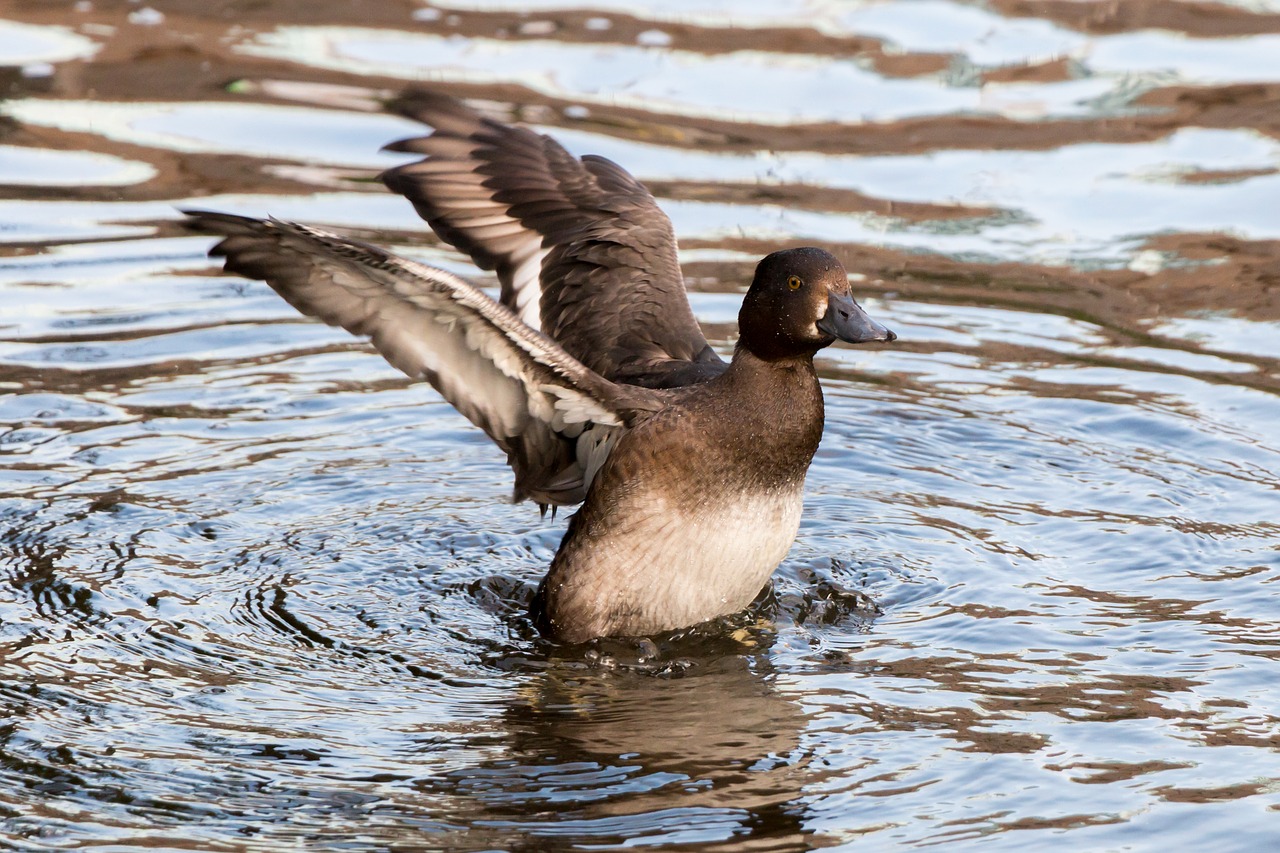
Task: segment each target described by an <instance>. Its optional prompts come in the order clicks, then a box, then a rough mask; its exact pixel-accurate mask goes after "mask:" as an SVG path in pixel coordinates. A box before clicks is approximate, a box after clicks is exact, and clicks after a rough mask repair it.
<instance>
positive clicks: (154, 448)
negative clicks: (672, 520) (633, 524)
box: [0, 0, 1280, 851]
mask: <svg viewBox="0 0 1280 853" xmlns="http://www.w3.org/2000/svg"><path fill="white" fill-rule="evenodd" d="M295 5H296V4H286V3H277V2H266V3H259V4H251V5H243V4H242V5H241V6H239V7H237V9H236V17H235V18H234V19H226V18H224V17H222V12H221V11H220V10H218V9H214V8H210V9H204V8H202V7H199V6H198V5H193V4H168V5H166V6H165V7H164V8H163V9H157V11H158V13H159V14H160V15H161V16H162V18H163V20H162V21H161V20H159V19H157V17H156V15H154V14H152V15H142V16H141V17H139V16H138V15H137V14H134V13H139V12H141V11H142V10H141V9H135V8H133V7H128V8H125V7H120V8H116V7H114V6H111V5H110V4H100V3H79V2H77V3H57V4H44V5H42V4H27V6H24V7H23V9H22V10H21V11H20V12H13V13H11V15H10V16H11V17H12V18H14V19H15V20H13V21H11V22H4V23H0V57H3V59H2V60H0V61H2V62H3V63H4V64H5V65H6V66H7V69H6V70H2V71H0V83H3V85H4V86H5V93H6V94H5V97H6V98H8V100H6V101H5V103H4V104H3V106H2V109H3V112H4V114H5V116H6V119H5V123H4V125H3V133H4V139H3V145H0V183H2V184H3V189H2V191H3V195H4V200H3V201H0V324H2V328H3V335H2V336H0V337H2V338H3V340H0V460H2V461H0V708H2V709H3V710H2V711H0V781H2V782H3V784H0V832H3V833H4V834H5V837H7V838H10V839H11V840H13V843H17V844H26V845H27V846H30V847H37V846H39V847H42V848H43V847H51V846H66V847H71V846H84V845H90V844H115V845H117V846H127V847H131V848H135V847H144V846H157V847H165V848H170V847H172V848H176V847H184V846H192V845H196V846H202V847H209V848H211V849H221V848H227V849H231V848H235V849H260V850H270V849H278V848H279V847H281V846H285V845H291V844H292V845H295V846H296V845H302V846H317V845H320V846H325V845H329V846H332V845H334V844H337V843H343V844H346V845H347V846H351V847H354V848H357V849H385V848H387V847H390V846H394V845H401V846H411V847H412V846H423V847H450V848H452V849H530V850H535V849H537V850H540V849H547V848H559V847H569V846H591V845H597V846H621V845H624V844H631V845H638V844H645V845H649V846H655V847H671V848H678V849H687V848H690V847H695V846H696V847H698V848H699V849H704V848H722V849H726V850H730V849H732V850H737V849H770V850H775V849H776V850H798V849H809V848H813V847H821V846H827V845H834V846H839V845H843V846H850V847H851V846H853V845H855V844H859V843H862V844H871V845H873V846H876V845H879V846H909V845H910V846H917V845H919V846H923V845H937V844H940V843H941V844H946V845H948V846H949V847H956V848H961V849H964V848H972V849H977V848H980V849H982V850H983V851H989V850H1005V849H1008V850H1013V849H1018V850H1022V849H1025V848H1026V847H1027V845H1028V844H1030V845H1032V846H1052V845H1054V844H1059V845H1066V846H1070V847H1072V849H1076V848H1097V849H1104V848H1105V849H1111V848H1116V847H1128V848H1133V849H1154V848H1156V847H1167V846H1168V840H1169V839H1177V840H1178V841H1179V842H1182V843H1183V845H1184V846H1196V845H1198V846H1210V847H1221V846H1222V845H1223V844H1227V845H1228V846H1231V845H1234V846H1235V847H1237V848H1239V849H1269V847H1271V846H1274V843H1273V842H1274V839H1275V836H1276V831H1275V828H1274V823H1275V821H1274V820H1273V819H1272V818H1271V812H1273V811H1274V810H1276V809H1277V808H1280V795H1278V794H1277V791H1278V790H1280V787H1278V785H1280V783H1277V779H1280V770H1278V769H1277V764H1276V760H1275V750H1276V747H1277V745H1278V744H1277V739H1276V731H1277V724H1278V722H1280V704H1278V703H1277V701H1276V696H1275V690H1274V684H1275V683H1276V680H1277V678H1278V677H1280V672H1277V668H1276V662H1277V659H1278V656H1277V649H1278V648H1280V619H1278V618H1277V613H1278V612H1280V610H1278V609H1277V590H1280V585H1278V581H1280V549H1278V548H1277V545H1276V543H1277V542H1278V541H1280V525H1278V524H1277V518H1278V517H1280V514H1278V513H1277V507H1278V506H1280V503H1278V499H1280V489H1278V484H1280V474H1277V472H1278V471H1280V431H1278V428H1277V426H1276V425H1277V424H1280V405H1278V404H1277V392H1278V391H1280V366H1278V359H1280V350H1278V349H1277V347H1276V344H1275V340H1276V336H1275V325H1276V322H1277V320H1278V319H1280V302H1278V301H1277V299H1276V289H1275V287H1274V284H1275V280H1276V274H1277V268H1278V267H1277V264H1278V263H1280V261H1278V257H1280V256H1278V254H1277V253H1278V251H1280V250H1278V249H1277V241H1276V238H1277V236H1278V235H1277V233H1276V219H1275V217H1274V216H1273V215H1272V209H1273V207H1274V205H1273V204H1271V200H1272V198H1273V197H1274V196H1275V188H1276V180H1277V174H1280V150H1278V149H1277V146H1276V141H1275V140H1276V139H1277V133H1276V128H1275V123H1274V120H1273V116H1274V115H1275V114H1276V112H1275V106H1276V103H1275V102H1276V92H1275V86H1274V83H1275V81H1276V79H1277V75H1278V74H1280V66H1277V64H1276V63H1275V61H1274V60H1273V58H1272V57H1273V55H1274V54H1275V53H1276V51H1275V40H1276V38H1277V35H1276V33H1277V32H1280V23H1278V22H1280V17H1277V10H1276V9H1275V8H1273V6H1274V4H1270V3H1254V2H1249V3H1237V4H1235V5H1231V6H1227V5H1221V4H1203V3H1194V2H1177V3H1174V2H1129V0H1122V2H1105V3H1104V2H1083V3H1069V4H1061V3H1046V2H1022V0H992V2H991V3H989V4H986V5H985V6H983V7H981V8H979V7H976V6H971V5H963V4H955V3H947V2H927V3H903V2H885V3H873V4H829V3H819V2H810V0H795V2H788V3H782V4H779V3H747V4H738V5H736V6H735V7H734V9H733V10H732V14H730V13H728V12H726V11H725V8H724V7H723V6H721V5H717V4H709V3H701V2H700V3H696V4H693V5H689V4H685V3H681V4H675V3H659V4H656V5H651V6H650V7H648V8H646V9H645V10H644V11H642V12H637V11H636V10H635V9H634V8H633V6H632V5H626V6H624V5H622V4H619V3H617V2H614V0H603V2H599V3H596V4H594V5H592V6H591V7H590V8H586V7H578V6H574V5H572V4H571V3H568V2H562V1H561V0H555V2H545V3H543V2H538V3H526V4H521V5H520V6H519V8H516V6H515V5H514V4H512V3H509V2H506V0H501V1H500V2H488V0H450V2H447V3H443V2H442V3H436V4H432V5H423V4H422V3H419V2H416V0H414V2H409V0H403V2H386V3H380V4H374V5H373V6H369V5H368V4H364V5H362V6H359V7H356V6H353V5H351V4H343V3H337V4H311V6H309V7H308V12H307V15H306V17H305V19H304V18H302V17H299V14H300V13H298V11H297V9H296V8H294V6H295ZM131 15H132V19H131ZM19 18H20V19H21V20H20V21H19V20H17V19H19ZM423 77H427V78H430V80H431V81H433V82H434V84H435V85H441V86H444V87H445V88H446V89H448V90H449V91H451V92H453V93H455V94H459V95H462V96H467V97H472V98H477V99H480V100H481V101H482V102H484V103H485V104H486V105H487V106H486V108H487V109H491V110H493V111H494V112H495V114H496V115H498V116H499V117H501V118H504V119H509V120H514V119H518V120H525V121H528V122H531V123H532V124H534V125H535V126H537V127H538V128H540V129H543V130H545V131H547V132H550V133H553V134H555V135H557V136H558V137H560V138H563V139H565V140H566V141H567V143H568V144H569V145H570V147H571V148H572V149H573V150H575V151H577V152H579V153H586V152H599V153H602V154H605V155H606V156H609V157H612V158H615V159H617V160H618V161H619V162H621V163H624V164H626V165H627V166H628V167H629V168H632V169H634V171H635V172H636V173H637V174H638V175H639V176H640V177H642V178H644V179H645V180H646V181H648V182H649V183H650V184H651V186H653V187H654V189H655V192H656V194H657V195H658V197H659V200H660V203H661V204H662V205H663V207H664V208H665V209H667V210H668V211H669V212H670V213H671V215H672V218H673V219H674V220H675V222H676V226H677V230H678V232H679V233H680V235H681V237H682V243H681V261H682V263H683V265H684V271H685V275H686V280H687V281H688V282H689V283H690V286H691V287H692V288H693V289H694V291H695V292H694V293H693V299H692V302H693V305H694V310H695V312H696V313H697V315H698V316H699V318H700V319H701V320H702V321H703V322H704V323H705V324H706V325H707V329H708V334H709V336H710V337H711V338H712V339H713V343H714V345H715V346H717V347H719V348H720V349H722V350H725V349H727V348H728V347H730V346H731V345H732V340H733V336H734V334H735V330H734V325H733V321H734V318H735V316H736V312H737V306H738V299H739V294H740V293H741V291H742V290H743V287H744V285H745V283H746V281H747V280H748V279H749V276H750V272H751V268H752V265H753V264H754V262H755V259H756V258H758V257H759V256H760V255H762V254H764V253H766V252H768V251H771V250H773V249H775V248H777V246H778V244H780V243H796V242H814V241H816V242H819V243H821V244H822V245H824V246H825V247H826V248H829V249H830V250H831V251H833V252H835V253H836V254H837V255H838V256H839V257H840V258H841V259H842V260H843V261H844V262H845V264H846V266H847V267H848V268H849V269H850V270H852V271H854V272H855V278H856V289H857V291H858V293H859V294H860V297H861V298H862V299H863V301H864V302H866V303H867V304H868V305H870V306H872V307H873V308H874V311H875V313H876V315H877V316H883V317H885V318H886V320H887V321H888V322H889V323H890V324H891V325H892V326H893V327H894V328H895V329H896V330H898V331H899V332H900V333H902V339H901V341H900V342H899V344H898V345H897V346H896V347H895V348H894V349H893V350H892V352H881V353H877V354H876V358H874V359H870V358H868V357H867V356H866V354H865V353H863V352H860V351H858V350H855V349H831V350H828V351H825V353H824V357H823V358H822V359H821V360H820V371H821V373H822V375H823V379H824V383H825V385H826V388H827V400H828V424H827V432H826V438H825V440H824V442H823V446H822V448H821V449H820V451H819V456H818V459H817V462H816V464H815V466H814V468H813V470H812V473H811V475H810V480H809V488H808V494H807V510H806V517H805V522H804V526H803V528H802V530H801V533H800V536H799V538H798V540H797V543H796V546H795V548H794V549H793V551H792V553H791V554H790V555H789V557H788V559H787V560H786V562H785V563H784V565H783V567H782V568H781V570H780V571H779V573H778V575H777V577H776V579H775V583H774V590H773V594H772V597H771V598H766V599H765V600H762V601H761V602H760V603H759V605H758V607H757V609H756V610H754V611H752V612H751V613H749V614H747V615H746V616H744V617H740V618H739V620H738V621H736V622H732V623H731V624H729V625H726V626H724V627H723V630H720V631H716V632H712V633H711V634H710V635H705V636H696V637H687V638H684V640H682V641H675V640H673V641H671V642H670V643H668V644H657V645H654V646H648V645H644V644H639V645H630V646H629V645H625V644H624V645H621V646H613V647H597V648H593V649H588V650H565V649H558V648H555V647H551V646H547V645H545V644H542V643H541V642H540V641H539V640H538V639H537V638H536V637H535V635H534V634H533V632H532V629H531V627H530V626H529V625H528V622H527V619H526V618H525V616H524V608H525V606H526V603H527V601H528V599H529V596H530V595H531V594H532V589H533V585H534V584H535V583H536V581H537V579H538V577H539V576H540V574H541V572H542V571H543V570H544V569H545V566H546V564H547V562H548V561H549V559H550V556H551V554H552V553H553V552H554V549H555V545H556V543H557V541H558V539H559V536H560V535H561V533H562V531H563V519H559V520H556V521H551V520H541V519H539V518H538V517H537V514H536V513H530V512H528V511H527V510H526V508H523V507H513V506H510V505H509V504H506V503H505V502H504V498H505V496H506V495H507V494H508V492H509V475H508V472H507V470H506V468H505V466H504V465H503V464H502V460H501V459H500V458H497V456H498V454H495V453H494V452H493V450H492V448H491V447H489V446H488V444H487V442H485V441H483V440H482V439H481V438H478V437H477V436H476V435H475V434H474V430H472V429H470V428H469V427H468V425H466V424H465V422H463V421H462V420H461V419H460V418H459V417H458V416H457V415H456V414H455V413H453V412H452V411H451V410H450V409H449V408H448V407H447V406H446V405H445V404H443V403H442V402H441V401H440V400H439V399H438V398H437V397H435V396H434V395H433V394H432V393H431V392H430V391H429V389H426V388H424V387H422V386H417V385H413V384H411V383H409V382H407V381H406V380H405V379H404V378H403V377H401V376H400V375H398V374H396V373H395V372H394V371H392V370H391V369H390V368H389V367H387V366H386V365H385V363H383V362H382V361H381V360H380V359H378V358H377V357H375V356H373V355H372V354H371V353H370V352H369V351H368V349H367V347H365V346H364V345H362V344H360V343H359V342H356V341H352V340H350V339H349V338H348V337H347V336H346V335H345V334H341V333H338V332H335V331H333V330H331V329H328V328H325V327H318V326H315V325H312V324H307V323H304V322H302V321H300V320H299V318H298V317H297V316H296V315H295V313H294V312H293V311H292V309H290V308H289V307H288V306H287V305H285V304H283V303H282V302H281V301H280V300H279V299H278V298H277V297H275V296H274V294H272V293H271V292H270V291H269V290H268V289H267V288H265V287H264V286H262V285H260V284H256V283H248V282H242V281H238V280H232V279H227V278H222V277H218V276H215V275H213V274H212V272H213V269H212V265H211V263H210V262H209V261H208V260H207V259H206V258H205V257H204V251H205V249H206V248H207V246H206V244H205V242H204V241H202V240H200V239H196V238H191V237H189V236H187V235H186V234H183V233H180V232H179V231H178V229H177V228H176V226H175V224H174V219H175V212H174V209H175V208H176V207H182V206H200V207H211V208H219V209H229V210H236V211H240V212H243V213H247V214H258V215H276V216H279V217H283V218H291V219H298V220H304V221H309V222H317V223H326V224H329V225H333V226H337V227H341V228H347V229H352V230H354V232H355V233H356V234H357V235H358V236H361V237H363V238H367V239H369V240H371V241H373V242H377V243H381V244H387V245H392V246H395V247H397V250H398V251H402V252H404V253H407V254H410V255H412V256H414V257H419V258H422V259H424V260H426V261H427V262H429V263H432V264H438V265H442V266H445V267H446V268H449V269H451V270H454V271H456V272H459V273H462V274H468V275H469V274H471V268H470V265H469V264H468V263H466V262H464V261H463V260H462V259H461V258H459V257H457V256H456V255H454V254H451V253H450V252H448V251H445V250H444V249H442V248H441V247H440V246H439V245H438V244H437V242H436V241H435V240H434V238H432V237H431V236H430V235H428V234H427V233H426V230H425V228H424V227H423V226H422V224H421V223H420V222H418V221H417V220H415V219H414V218H413V217H412V216H411V214H410V212H409V211H408V209H407V206H406V205H405V204H404V203H403V202H402V201H401V200H398V199H396V198H394V197H392V196H390V195H389V194H387V193H385V192H383V191H382V190H381V188H380V187H379V186H378V185H377V184H376V183H374V182H373V181H372V177H373V175H374V174H375V173H376V172H377V170H379V169H381V168H383V167H385V166H386V165H389V164H390V163H392V162H395V160H394V159H392V158H390V157H389V156H388V155H383V154H379V153H378V151H377V149H378V147H379V146H380V145H382V144H383V143H384V142H387V141H389V140H391V139H394V138H397V137H400V136H405V135H409V134H412V133H414V132H416V128H415V127H414V126H412V125H405V124H404V122H402V121H401V120H399V119H395V118H390V117H387V116H384V115H383V114H382V113H381V112H380V111H379V109H378V104H379V99H380V98H382V97H383V96H385V95H386V94H388V93H391V92H394V91H396V90H397V89H399V88H400V87H402V86H403V85H405V84H406V82H407V81H410V80H414V81H418V80H420V79H421V78H423ZM231 81H235V82H234V83H233V84H232V85H230V86H228V83H229V82H231ZM482 283H487V282H484V281H483V280H482ZM1224 839H1229V840H1224Z"/></svg>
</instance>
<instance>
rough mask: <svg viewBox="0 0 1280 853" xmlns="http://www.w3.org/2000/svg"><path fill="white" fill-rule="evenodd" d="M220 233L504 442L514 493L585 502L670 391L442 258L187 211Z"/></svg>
mask: <svg viewBox="0 0 1280 853" xmlns="http://www.w3.org/2000/svg"><path fill="white" fill-rule="evenodd" d="M183 212H184V213H186V214H187V216H188V217H189V219H188V220H187V223H186V224H187V226H188V227H189V228H191V229H193V230H196V231H200V232H204V233H211V234H217V235H220V236H221V237H222V238H223V239H222V240H221V241H220V242H219V243H217V244H216V245H215V246H214V247H213V248H212V249H211V250H210V252H209V254H210V255H212V256H219V257H223V258H225V259H226V263H225V268H226V269H227V270H228V271H230V272H234V273H238V274H240V275H243V276H246V277H248V278H255V279H262V280H264V281H266V282H267V284H269V285H270V286H271V287H272V288H273V289H274V290H275V291H276V292H277V293H279V294H280V295H281V296H283V297H284V298H285V299H286V300H287V301H288V302H289V304H291V305H293V307H295V308H297V309H298V310H299V311H301V312H302V313H303V314H306V315H308V316H311V317H317V318H319V319H321V320H324V321H325V322H326V323H328V324H330V325H332V326H341V327H343V328H344V329H346V330H347V331H349V332H351V333H353V334H356V335H368V336H369V337H370V338H371V340H372V342H373V345H374V347H376V348H377V350H378V352H380V353H381V354H382V355H383V357H384V358H386V359H387V361H389V362H390V363H391V364H392V365H393V366H395V367H397V368H399V369H400V370H402V371H404V372H405V373H406V374H408V375H409V376H411V377H413V378H415V379H419V378H420V379H426V380H427V381H428V382H430V383H431V385H432V386H433V387H434V388H435V389H436V390H437V391H439V392H440V393H441V395H443V396H444V398H445V399H446V400H448V401H449V402H450V403H452V404H453V406H454V407H455V408H457V410H458V411H459V412H461V413H462V414H463V415H465V416H466V417H467V418H468V419H469V420H470V421H471V422H472V423H474V424H475V425H476V426H478V427H480V428H481V429H483V430H484V431H485V432H486V433H487V434H488V435H489V437H490V438H492V439H493V440H494V442H496V443H497V445H498V446H499V447H501V448H502V449H503V450H504V451H506V453H507V460H508V462H509V463H510V465H511V467H512V468H513V469H514V470H515V475H516V485H515V499H516V500H522V499H525V498H531V499H532V500H534V501H536V502H537V503H539V504H540V505H542V506H543V508H544V509H545V507H546V506H547V505H548V504H550V505H555V506H563V505H570V504H575V503H579V502H581V501H582V500H583V498H584V497H585V496H586V492H587V488H588V486H590V484H591V479H592V477H593V476H594V475H595V473H596V471H598V470H599V468H600V465H602V464H603V463H604V460H605V459H606V458H607V457H608V454H609V451H610V450H611V449H612V448H613V445H614V444H615V443H616V441H617V439H618V438H619V436H620V435H621V434H622V432H624V431H625V430H626V429H627V428H629V427H630V426H631V425H632V424H633V423H635V422H636V421H637V420H640V419H643V418H644V417H647V416H648V415H649V414H652V413H653V412H656V411H658V410H659V409H661V407H662V405H663V401H664V397H665V395H663V394H662V393H661V392H655V391H650V390H647V389H642V388H630V387H626V386H621V385H616V384H614V383H613V382H610V381H608V380H607V379H604V378H603V377H601V376H599V375H597V374H596V373H593V372H592V371H591V370H590V369H588V368H587V367H586V366H584V365H583V364H582V363H581V362H579V361H578V360H576V359H575V358H573V357H572V356H570V355H569V354H568V353H566V352H565V351H564V350H563V349H562V348H561V347H559V346H558V345H556V343H555V342H553V341H551V340H549V339H548V338H547V337H546V336H544V335H542V334H540V333H539V332H537V331H535V330H533V329H530V328H529V327H528V326H526V325H525V324H524V323H522V322H521V321H520V319H519V318H518V317H517V316H516V315H515V314H514V313H513V312H512V311H511V310H510V309H508V308H507V307H505V306H503V305H500V304H498V303H497V302H495V301H494V300H492V299H490V298H489V297H488V296H487V295H485V293H484V292H483V291H481V290H480V289H479V288H477V287H475V286H474V285H472V284H470V283H468V282H466V281H464V280H463V279H461V278H458V277H457V276H454V275H452V274H450V273H447V272H445V271H443V270H438V269H435V268H434V267H429V266H426V265H423V264H419V263H415V262H413V261H410V260H407V259H404V258H400V257H397V256H395V255H393V254H390V253H389V252H386V251H384V250H382V249H379V248H377V247H375V246H371V245H368V244H366V243H362V242H359V241H356V240H351V239H348V238H346V237H341V236H339V235H337V234H332V233H329V232H327V231H322V230H320V229H318V228H310V227H308V226H305V225H298V224H295V223H291V222H282V221H279V220H275V219H271V220H260V219H252V218H249V217H243V216H235V215H232V214H226V213H214V212H209V211H195V210H191V211H183Z"/></svg>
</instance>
